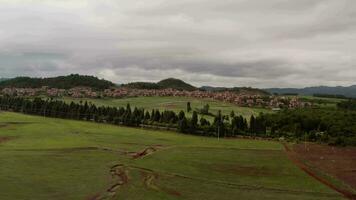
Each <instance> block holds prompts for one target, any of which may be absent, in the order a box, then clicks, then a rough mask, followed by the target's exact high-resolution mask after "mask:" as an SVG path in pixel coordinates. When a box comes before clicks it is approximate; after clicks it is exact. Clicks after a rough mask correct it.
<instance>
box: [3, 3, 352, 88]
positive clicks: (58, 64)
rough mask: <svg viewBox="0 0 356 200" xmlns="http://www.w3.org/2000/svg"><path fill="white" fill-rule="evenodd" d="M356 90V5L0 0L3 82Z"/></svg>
mask: <svg viewBox="0 0 356 200" xmlns="http://www.w3.org/2000/svg"><path fill="white" fill-rule="evenodd" d="M71 73H79V74H87V75H95V76H97V77H100V78H105V79H108V80H110V81H113V82H115V83H126V82H132V81H158V80H161V79H164V78H168V77H174V78H180V79H182V80H184V81H187V82H189V83H191V84H193V85H195V86H203V85H212V86H228V87H230V86H250V87H259V88H267V87H305V86H318V85H327V86H336V85H342V86H348V85H354V84H356V1H355V0H268V1H265V0H178V1H173V0H102V1H84V0H82V1H76V0H67V1H66V0H61V1H52V0H48V1H46V0H26V1H21V0H0V77H15V76H34V77H47V76H57V75H67V74H71Z"/></svg>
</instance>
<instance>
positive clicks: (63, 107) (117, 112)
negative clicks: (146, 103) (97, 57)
mask: <svg viewBox="0 0 356 200" xmlns="http://www.w3.org/2000/svg"><path fill="white" fill-rule="evenodd" d="M0 109H1V110H6V111H13V112H21V113H25V114H32V115H41V116H45V117H56V118H63V119H75V120H86V121H95V122H99V123H109V124H118V125H126V126H133V127H139V126H142V125H151V126H152V127H167V128H172V129H175V130H177V131H179V132H182V133H187V134H194V135H203V136H215V137H217V136H219V137H233V136H236V135H250V133H255V132H261V134H265V130H266V129H265V127H264V125H263V124H262V123H261V122H262V120H259V119H260V117H253V116H252V117H251V119H252V121H251V123H252V125H249V124H248V122H247V119H246V118H244V117H242V116H241V115H240V116H238V115H235V114H234V113H233V112H232V113H233V114H231V115H230V116H228V115H223V114H222V113H221V112H218V113H217V114H216V115H215V116H214V120H213V121H212V122H210V121H209V120H208V119H206V118H204V116H200V117H199V116H198V113H197V111H193V112H192V114H191V117H188V116H187V115H186V113H185V112H184V111H180V112H179V113H176V112H174V111H169V110H165V111H160V110H157V109H153V110H145V109H143V108H137V107H133V108H132V107H131V105H130V104H127V106H126V107H110V106H96V105H95V104H92V103H88V102H87V101H85V102H79V103H75V102H71V103H67V102H64V101H60V100H54V99H41V98H35V99H33V100H31V99H26V98H22V97H11V96H3V97H0ZM255 135H257V134H255Z"/></svg>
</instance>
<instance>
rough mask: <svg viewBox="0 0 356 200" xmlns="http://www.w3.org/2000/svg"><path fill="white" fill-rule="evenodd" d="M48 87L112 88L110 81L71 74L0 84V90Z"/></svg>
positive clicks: (18, 78)
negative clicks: (6, 88)
mask: <svg viewBox="0 0 356 200" xmlns="http://www.w3.org/2000/svg"><path fill="white" fill-rule="evenodd" d="M42 86H48V87H50V88H61V89H69V88H73V87H91V88H93V89H106V88H109V87H112V86H114V84H113V83H112V82H110V81H106V80H102V79H98V78H97V77H94V76H83V75H78V74H71V75H68V76H58V77H52V78H31V77H17V78H13V79H8V80H4V81H2V82H0V88H5V87H17V88H39V87H42Z"/></svg>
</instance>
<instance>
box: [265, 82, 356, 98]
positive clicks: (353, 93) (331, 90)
mask: <svg viewBox="0 0 356 200" xmlns="http://www.w3.org/2000/svg"><path fill="white" fill-rule="evenodd" d="M265 90H266V91H268V92H270V93H277V94H287V93H289V94H290V93H295V94H300V95H315V94H324V95H343V96H346V97H352V98H355V97H356V85H353V86H349V87H342V86H337V87H327V86H319V87H306V88H269V89H265Z"/></svg>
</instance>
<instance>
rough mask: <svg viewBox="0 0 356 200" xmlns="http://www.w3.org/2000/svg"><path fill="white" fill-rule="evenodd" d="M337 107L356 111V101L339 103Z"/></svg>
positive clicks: (350, 100)
mask: <svg viewBox="0 0 356 200" xmlns="http://www.w3.org/2000/svg"><path fill="white" fill-rule="evenodd" d="M337 107H338V108H340V109H345V110H356V100H355V99H349V100H348V101H342V102H339V103H338V104H337Z"/></svg>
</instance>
